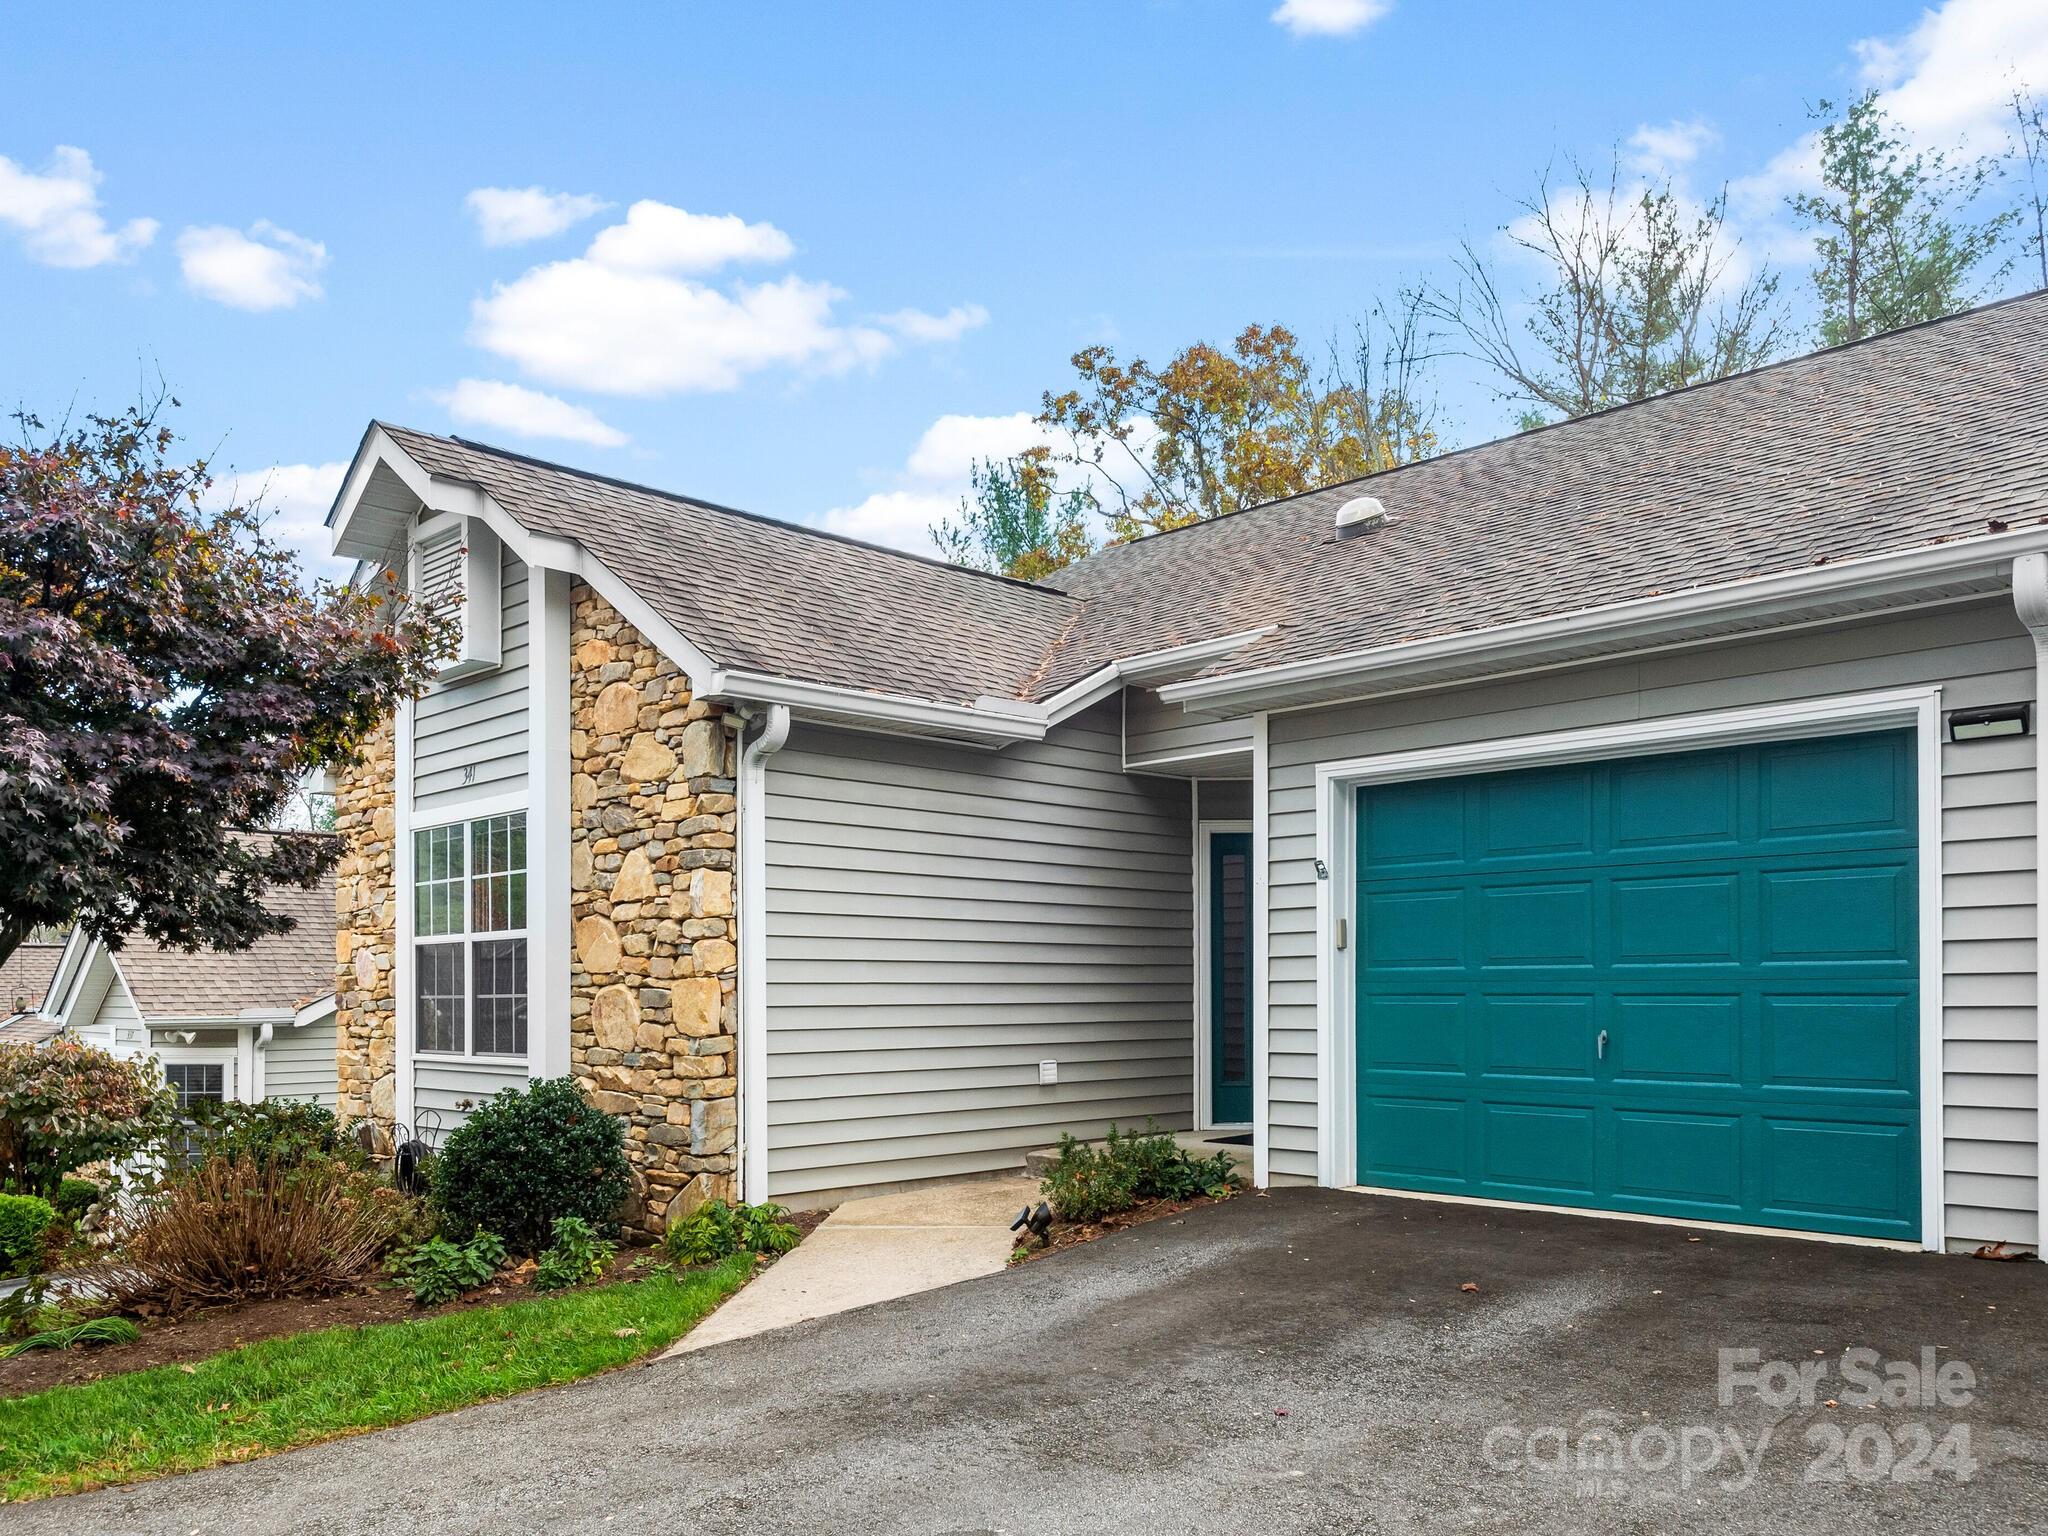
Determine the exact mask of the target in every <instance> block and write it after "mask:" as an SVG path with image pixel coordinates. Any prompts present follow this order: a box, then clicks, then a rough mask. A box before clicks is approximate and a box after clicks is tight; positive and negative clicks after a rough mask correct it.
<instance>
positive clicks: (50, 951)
mask: <svg viewBox="0 0 2048 1536" xmlns="http://www.w3.org/2000/svg"><path fill="white" fill-rule="evenodd" d="M63 953H64V946H63V945H62V944H24V945H22V946H21V947H20V948H19V949H17V950H15V952H14V953H13V954H11V955H9V956H8V957H7V958H6V959H5V960H0V1019H4V1018H7V1017H8V1016H9V1015H10V1014H16V1013H21V1012H23V1011H25V1010H27V1009H30V1008H39V1007H41V1006H42V1003H43V999H44V997H45V996H47V995H48V993H49V990H50V982H51V981H52V979H54V978H55V976H56V974H57V957H58V956H60V955H62V954H63Z"/></svg>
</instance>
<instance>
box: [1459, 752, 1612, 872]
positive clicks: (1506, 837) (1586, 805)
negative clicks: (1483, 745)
mask: <svg viewBox="0 0 2048 1536" xmlns="http://www.w3.org/2000/svg"><path fill="white" fill-rule="evenodd" d="M1477 808H1478V822H1479V837H1478V839H1477V840H1476V846H1475V847H1473V849H1472V850H1471V851H1472V855H1473V857H1474V858H1476V859H1482V860H1484V859H1517V858H1520V859H1526V858H1528V857H1530V856H1532V855H1536V854H1541V855H1544V856H1546V857H1551V856H1558V855H1566V854H1574V853H1591V852H1592V851H1593V786H1592V775H1591V774H1589V773H1588V772H1587V771H1586V770H1585V769H1583V768H1568V769H1564V770H1562V771H1559V772H1551V773H1532V774H1530V775H1528V782H1526V783H1523V784H1517V785H1515V786H1514V787H1513V788H1512V790H1511V791H1509V792H1507V793H1502V794H1494V793H1490V792H1487V791H1486V790H1482V792H1481V793H1480V794H1479V796H1478V797H1477Z"/></svg>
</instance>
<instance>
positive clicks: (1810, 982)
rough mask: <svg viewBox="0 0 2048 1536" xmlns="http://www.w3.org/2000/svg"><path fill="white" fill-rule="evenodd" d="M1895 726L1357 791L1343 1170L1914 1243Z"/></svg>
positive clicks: (1910, 935)
mask: <svg viewBox="0 0 2048 1536" xmlns="http://www.w3.org/2000/svg"><path fill="white" fill-rule="evenodd" d="M1913 769H1914V761H1913V742H1912V736H1911V733H1909V732H1886V733H1882V734H1870V735H1858V736H1848V737H1838V738H1828V739H1825V740H1813V741H1794V742H1777V743H1770V744H1765V745H1758V746H1745V747H1736V748H1727V749H1722V750H1717V751H1710V752H1687V753H1682V754H1673V755H1668V756H1654V757H1643V758H1632V759H1629V760H1626V761H1619V762H1608V763H1587V764H1575V765H1572V766H1569V767H1564V768H1544V769H1529V770H1522V771H1517V772H1511V773H1499V774H1489V775H1484V776H1476V777H1468V778H1447V779H1436V780H1430V781H1426V782H1421V783H1412V784H1389V785H1378V786H1373V787H1369V788H1366V789H1362V790H1360V791H1359V806H1358V811H1359V814H1358V862H1357V869H1358V877H1359V878H1358V906H1357V909H1356V910H1357V912H1358V929H1359V933H1358V943H1357V945H1356V946H1355V961H1356V965H1357V968H1358V969H1357V982H1358V992H1357V996H1358V1019H1357V1027H1358V1055H1357V1062H1358V1093H1359V1106H1358V1163H1359V1182H1360V1183H1362V1184H1373V1185H1381V1186H1385V1187H1390V1188H1395V1189H1413V1190H1432V1191H1438V1192H1442V1193H1448V1194H1459V1195H1477V1196H1484V1197H1488V1198H1493V1199H1504V1200H1532V1201H1541V1202H1546V1203H1551V1204H1558V1205H1573V1206H1590V1207H1598V1208H1601V1209H1606V1210H1617V1211H1635V1212H1643V1213H1648V1214H1654V1215H1663V1216H1676V1217H1681V1218H1686V1219H1692V1220H1714V1221H1735V1222H1748V1223H1755V1224H1758V1225H1763V1226H1772V1227H1794V1228H1803V1229H1808V1230H1814V1231H1825V1232H1847V1233H1857V1234H1861V1235H1864V1236H1872V1237H1892V1238H1906V1239H1917V1238H1918V1237H1919V1235H1920V1189H1919V1115H1920V1106H1919V1104H1918V1075H1919V1061H1918V1057H1919V986H1918V978H1917V970H1918V966H1917V956H1918V937H1917V913H1916V887H1917V880H1916V865H1917V857H1916V850H1915V846H1914V845H1915V836H1914V829H1915V812H1914V773H1913Z"/></svg>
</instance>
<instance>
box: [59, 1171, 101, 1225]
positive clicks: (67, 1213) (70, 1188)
mask: <svg viewBox="0 0 2048 1536" xmlns="http://www.w3.org/2000/svg"><path fill="white" fill-rule="evenodd" d="M101 1193H102V1191H101V1189H100V1187H99V1185H97V1184H95V1183H94V1182H93V1181H92V1180H91V1179H72V1178H67V1179H65V1180H63V1181H62V1182H61V1183H59V1184H58V1186H57V1193H55V1194H54V1195H52V1196H50V1204H51V1205H53V1206H55V1207H56V1208H57V1214H58V1215H59V1216H61V1217H63V1218H64V1219H65V1220H66V1221H71V1222H75V1221H78V1220H80V1219H81V1218H83V1217H84V1215H85V1213H86V1212H87V1211H89V1210H91V1209H92V1208H93V1206H94V1205H95V1204H97V1203H98V1201H99V1198H100V1195H101Z"/></svg>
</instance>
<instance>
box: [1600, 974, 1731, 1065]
mask: <svg viewBox="0 0 2048 1536" xmlns="http://www.w3.org/2000/svg"><path fill="white" fill-rule="evenodd" d="M1613 1018H1614V1027H1613V1030H1612V1035H1611V1039H1612V1045H1611V1048H1610V1049H1611V1055H1612V1059H1613V1062H1614V1079H1613V1080H1614V1082H1615V1083H1616V1084H1617V1085H1620V1084H1625V1083H1634V1084H1642V1085H1644V1086H1651V1085H1665V1084H1674V1085H1680V1086H1683V1087H1687V1088H1691V1087H1695V1086H1698V1085H1700V1084H1716V1085H1721V1084H1725V1085H1727V1086H1729V1087H1731V1088H1739V1087H1740V1086H1741V1085H1742V1036H1743V1007H1742V998H1741V997H1740V996H1719V997H1686V996H1675V997H1673V996H1644V997H1617V998H1615V999H1614V1006H1613Z"/></svg>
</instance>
